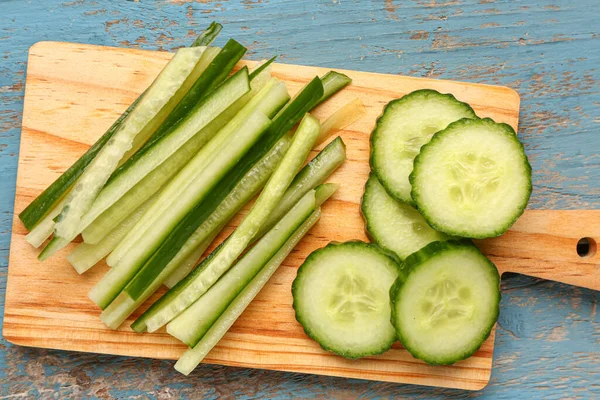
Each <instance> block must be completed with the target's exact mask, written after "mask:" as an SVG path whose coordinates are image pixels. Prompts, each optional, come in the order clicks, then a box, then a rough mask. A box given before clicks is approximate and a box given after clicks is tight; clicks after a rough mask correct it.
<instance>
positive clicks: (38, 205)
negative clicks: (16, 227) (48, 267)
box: [19, 22, 223, 230]
mask: <svg viewBox="0 0 600 400" xmlns="http://www.w3.org/2000/svg"><path fill="white" fill-rule="evenodd" d="M222 28H223V26H222V25H221V24H218V23H216V22H213V23H212V24H210V26H209V27H208V28H207V29H206V30H205V31H204V32H202V34H201V35H200V36H199V37H198V39H196V41H194V43H193V44H192V46H191V47H195V46H208V45H209V44H210V43H211V42H212V41H213V40H214V39H215V38H216V37H217V35H218V34H219V32H220V31H221V29H222ZM144 93H145V92H144ZM144 93H142V94H141V95H140V96H139V97H138V98H137V99H136V100H135V101H134V102H133V103H131V105H130V106H129V107H128V108H127V110H125V112H123V114H121V116H120V117H119V118H117V120H116V121H115V122H114V123H113V124H112V125H111V127H110V128H108V130H107V131H106V132H105V133H104V135H102V136H101V137H100V139H98V140H97V141H96V143H94V144H93V145H92V147H90V148H89V149H88V151H86V152H85V153H84V154H83V156H81V157H80V158H79V159H78V160H77V161H75V163H74V164H73V165H71V167H69V169H67V170H66V171H65V172H64V173H63V174H62V175H61V176H59V177H58V179H56V180H55V181H54V182H53V183H52V184H51V185H50V186H48V187H47V188H46V190H44V191H43V192H42V193H41V194H40V195H39V196H38V197H37V198H36V199H35V200H33V201H32V202H31V203H30V204H29V205H28V206H27V207H26V208H25V209H24V210H23V211H22V212H21V213H20V214H19V219H20V220H21V221H22V222H23V225H25V228H27V229H28V230H32V229H33V228H34V227H35V226H36V225H37V224H38V222H40V220H41V219H42V218H44V217H45V216H46V214H47V213H48V212H50V210H51V209H52V207H54V206H55V205H56V203H58V202H59V201H60V199H61V198H62V196H63V195H64V194H65V193H66V192H67V191H68V190H69V189H70V188H71V186H72V185H73V183H74V182H75V181H76V180H77V178H79V176H80V175H81V174H82V173H83V171H84V170H85V168H86V167H87V166H88V164H89V163H90V162H92V160H93V159H94V158H95V157H96V154H98V152H99V151H100V150H101V149H102V147H104V145H105V144H106V143H107V142H108V141H109V140H110V138H111V137H112V136H113V134H114V133H115V132H116V131H117V130H118V129H119V127H120V126H121V124H122V123H123V121H124V120H125V118H127V116H128V115H129V113H130V112H131V111H133V109H134V108H135V106H136V105H137V103H138V102H139V101H140V100H141V98H142V97H143V96H144Z"/></svg>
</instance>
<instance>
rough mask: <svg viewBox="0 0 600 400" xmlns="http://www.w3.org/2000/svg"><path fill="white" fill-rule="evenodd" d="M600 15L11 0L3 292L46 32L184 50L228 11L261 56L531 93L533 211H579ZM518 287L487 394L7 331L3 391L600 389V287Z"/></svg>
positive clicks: (525, 119)
mask: <svg viewBox="0 0 600 400" xmlns="http://www.w3.org/2000/svg"><path fill="white" fill-rule="evenodd" d="M599 16H600V2H599V1H598V0H578V1H576V2H575V1H567V0H564V1H558V0H554V1H551V0H535V1H534V0H531V1H506V0H504V1H503V0H477V1H474V0H473V1H471V0H438V1H436V0H415V1H412V0H411V1H408V0H406V1H398V0H397V1H391V0H387V1H385V2H382V1H377V2H376V1H361V2H359V1H358V0H354V1H353V0H333V1H322V2H311V1H298V0H297V1H285V2H279V1H274V0H271V1H268V0H265V1H262V0H256V1H254V0H244V1H241V2H239V1H231V2H229V1H227V2H220V1H214V2H213V1H211V0H197V1H195V2H194V1H186V0H173V1H160V2H152V1H139V0H138V1H123V0H121V1H85V0H76V1H57V0H51V1H43V2H38V1H22V0H0V182H1V184H2V186H1V190H0V212H1V213H0V292H2V293H3V292H4V287H5V284H6V266H7V258H8V247H9V238H10V226H11V221H12V209H13V198H14V188H15V174H16V168H17V156H18V148H19V135H20V121H21V112H22V104H23V90H24V74H25V68H26V60H27V50H28V48H29V47H30V46H31V45H32V44H33V43H35V42H37V41H40V40H54V41H72V42H81V43H92V44H102V45H108V46H125V47H140V48H145V49H159V50H171V49H174V48H177V47H179V46H182V45H186V44H188V43H189V42H190V41H191V40H193V37H195V35H196V33H197V32H198V31H199V30H200V29H201V28H203V27H204V26H206V25H207V24H208V23H209V22H210V21H213V20H216V21H219V22H221V23H223V25H224V26H225V29H224V32H223V34H222V36H221V38H220V39H218V41H217V43H220V44H222V43H223V42H224V40H225V38H227V37H235V38H236V39H238V40H239V41H241V42H242V43H244V44H245V45H247V46H248V47H249V49H250V50H249V53H248V54H247V57H248V58H251V59H262V58H266V57H270V56H272V55H274V54H278V55H279V60H280V62H284V63H285V62H293V63H296V64H306V65H319V66H323V67H338V68H347V69H358V70H364V71H373V72H384V73H397V74H404V75H412V76H427V77H439V78H443V79H456V80H464V81H471V82H482V83H491V84H501V85H507V86H510V87H512V88H514V89H516V90H517V91H518V92H519V93H520V94H521V96H522V107H521V126H520V136H521V137H522V138H523V140H524V142H525V146H526V148H527V152H528V154H529V156H530V160H531V162H532V165H533V168H534V171H535V173H534V195H533V197H532V200H531V203H530V207H531V208H547V209H552V208H564V209H577V208H598V207H600V132H599V128H600V85H599V84H598V82H599V81H600V69H598V65H599V64H600V28H599V25H598V23H597V18H598V17H599ZM599 268H600V266H599ZM502 286H503V288H502V289H503V300H502V305H501V315H500V321H499V324H498V333H497V339H496V340H497V342H496V349H495V354H494V372H493V375H492V380H491V382H490V385H489V386H488V387H487V388H486V389H485V390H483V391H481V392H477V393H468V392H461V391H455V390H446V389H433V388H425V387H418V386H406V385H395V384H388V383H377V382H367V381H361V380H347V379H338V378H330V377H320V376H313V375H300V374H289V373H276V372H269V371H260V370H246V369H238V368H226V367H219V366H211V365H203V366H201V367H199V368H197V370H196V371H195V372H194V374H193V375H192V376H191V377H188V378H186V377H183V376H182V375H179V374H178V373H177V372H175V371H174V370H173V369H172V362H167V361H158V360H146V359H143V360H142V359H131V358H123V357H111V356H100V355H94V354H79V353H67V352H60V351H47V350H39V349H29V348H22V347H17V346H13V345H11V344H9V343H7V342H6V341H4V340H0V398H18V397H22V398H31V397H41V398H73V397H99V398H157V397H158V398H199V397H206V398H221V397H223V398H238V397H239V398H245V397H264V398H275V397H277V398H287V397H295V398H298V397H322V398H355V397H369V398H370V397H415V398H428V399H431V398H442V397H451V398H462V397H474V396H475V397H477V396H481V397H490V398H505V399H514V398H541V397H545V398H599V397H600V316H599V315H600V310H597V308H598V307H597V306H598V302H599V301H600V293H598V292H592V291H588V290H583V289H578V288H573V287H569V286H566V285H561V284H556V283H552V282H547V281H541V280H535V279H530V278H526V277H521V276H504V278H503V280H502ZM3 302H4V296H3V294H0V309H3ZM0 318H2V317H1V316H0Z"/></svg>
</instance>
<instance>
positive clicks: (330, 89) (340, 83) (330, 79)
mask: <svg viewBox="0 0 600 400" xmlns="http://www.w3.org/2000/svg"><path fill="white" fill-rule="evenodd" d="M321 82H323V96H321V98H320V99H319V103H322V102H324V101H325V100H327V99H329V98H330V97H331V96H333V95H334V94H335V93H337V92H339V91H340V90H342V89H343V88H345V87H346V86H348V85H349V84H350V83H351V82H352V79H350V78H349V77H348V76H346V75H344V74H341V73H339V72H335V71H329V72H328V73H326V74H325V75H323V77H322V78H321Z"/></svg>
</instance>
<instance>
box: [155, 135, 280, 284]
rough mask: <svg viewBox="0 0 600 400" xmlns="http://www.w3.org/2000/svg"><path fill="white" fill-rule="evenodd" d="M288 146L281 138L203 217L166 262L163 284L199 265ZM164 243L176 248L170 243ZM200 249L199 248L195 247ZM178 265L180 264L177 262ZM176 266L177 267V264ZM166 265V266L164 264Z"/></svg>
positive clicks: (171, 281)
mask: <svg viewBox="0 0 600 400" xmlns="http://www.w3.org/2000/svg"><path fill="white" fill-rule="evenodd" d="M289 146H290V138H289V137H287V136H284V137H282V138H281V139H280V140H279V142H277V143H276V144H275V146H273V148H272V149H271V151H269V153H267V154H266V155H265V156H264V157H263V158H262V159H261V160H259V161H258V162H257V163H256V164H254V166H253V167H252V168H251V169H250V170H249V171H248V172H247V173H246V175H244V177H243V178H242V179H241V180H240V181H239V182H238V183H237V184H236V185H235V187H234V188H233V189H232V190H231V192H229V194H228V195H227V196H226V197H225V198H224V199H223V201H221V203H220V204H219V206H218V207H217V208H216V209H215V210H214V211H213V212H212V213H211V214H210V216H208V217H207V218H206V220H205V221H204V222H203V223H202V224H201V225H200V226H199V227H198V228H197V229H196V231H195V232H194V233H193V234H192V235H191V236H190V237H189V238H188V239H187V240H186V241H185V244H183V246H182V247H181V249H180V250H179V251H178V252H177V254H176V255H175V256H174V257H173V259H172V260H171V261H169V265H171V264H174V265H176V266H175V267H174V272H173V273H172V274H170V275H169V277H168V278H167V279H166V280H165V282H164V283H165V285H167V287H169V288H172V287H173V286H175V285H176V284H177V283H178V282H179V281H181V280H182V279H183V278H185V277H186V276H187V275H188V274H189V273H190V271H191V270H192V269H193V268H194V266H196V264H198V261H200V258H201V256H202V254H203V253H204V250H206V248H207V247H208V245H209V244H210V242H212V241H213V239H214V238H215V236H216V235H217V233H218V232H220V231H221V229H223V227H224V226H225V225H226V224H227V223H228V222H229V221H230V220H231V218H233V216H234V215H235V214H236V213H237V212H238V211H239V210H240V209H241V208H242V207H243V206H244V205H245V204H246V203H247V202H248V201H250V199H252V198H253V197H254V196H255V195H256V194H257V193H258V192H259V191H260V190H261V189H262V188H263V186H264V185H265V183H266V182H267V180H268V179H269V177H270V176H271V174H272V173H273V171H274V170H275V168H277V165H279V163H280V162H281V160H282V158H283V156H284V155H285V153H286V152H287V150H288V148H289ZM167 245H169V246H172V247H173V248H176V247H179V246H178V245H174V244H172V243H167ZM198 248H203V249H202V250H201V251H197V250H194V249H198ZM179 264H180V265H179ZM177 265H179V266H177ZM167 268H169V267H167Z"/></svg>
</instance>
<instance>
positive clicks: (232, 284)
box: [167, 190, 315, 347]
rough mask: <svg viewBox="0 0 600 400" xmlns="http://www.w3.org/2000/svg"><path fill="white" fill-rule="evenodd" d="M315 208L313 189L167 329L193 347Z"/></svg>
mask: <svg viewBox="0 0 600 400" xmlns="http://www.w3.org/2000/svg"><path fill="white" fill-rule="evenodd" d="M314 210H315V191H314V190H313V191H310V192H309V193H307V194H306V195H305V196H304V197H302V199H301V200H300V201H299V202H298V203H297V204H296V205H295V206H294V207H293V208H292V209H291V210H290V211H289V212H288V213H287V214H286V215H285V216H284V217H283V218H282V219H281V220H280V221H279V222H278V223H277V224H276V225H275V226H274V227H273V228H272V229H271V230H270V231H269V232H267V234H265V236H263V237H262V238H261V239H260V240H259V241H258V242H257V243H256V245H255V246H254V247H252V249H251V250H249V251H248V252H247V253H246V254H245V255H244V256H243V257H242V258H241V259H240V260H239V261H238V262H237V263H236V264H235V265H233V266H232V267H231V269H229V271H227V272H226V273H225V274H224V275H223V276H222V277H221V278H220V279H219V280H218V281H217V283H215V284H214V285H213V286H212V287H211V288H210V289H209V290H208V291H207V292H206V293H205V294H204V295H202V297H200V298H199V299H198V300H197V301H196V302H195V303H194V304H192V305H191V306H190V307H188V308H187V309H186V310H185V311H184V312H183V313H181V314H180V315H179V316H178V317H177V318H175V319H174V320H172V321H171V322H169V324H168V325H167V332H168V333H169V334H171V335H173V336H175V337H176V338H177V339H179V340H181V341H182V342H184V343H185V344H187V345H188V346H190V347H194V346H195V345H196V344H197V343H198V341H200V339H202V336H204V334H205V333H206V332H207V331H208V329H209V328H210V327H211V326H212V324H213V323H214V322H215V321H216V320H217V319H218V318H219V316H220V315H221V314H222V313H223V311H224V310H225V309H226V308H227V306H228V305H229V304H230V303H231V302H232V301H233V300H234V299H235V297H236V296H237V295H238V294H239V293H240V292H241V291H242V289H243V288H244V287H245V286H246V285H247V284H248V283H250V281H251V280H252V279H253V278H254V276H256V274H257V273H258V272H259V271H260V269H261V268H262V267H263V266H264V265H265V264H266V263H267V262H268V261H269V260H270V259H271V258H272V257H273V256H274V255H275V253H277V251H278V250H279V249H280V248H281V247H282V246H283V245H284V244H285V243H286V241H287V240H288V238H289V237H291V236H292V235H293V234H294V232H295V231H296V229H298V228H299V227H300V225H302V223H304V221H305V220H306V219H308V217H310V215H311V214H312V212H313V211H314Z"/></svg>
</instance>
